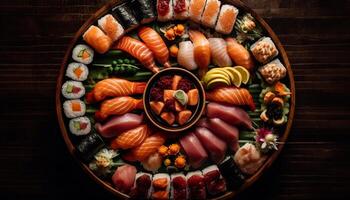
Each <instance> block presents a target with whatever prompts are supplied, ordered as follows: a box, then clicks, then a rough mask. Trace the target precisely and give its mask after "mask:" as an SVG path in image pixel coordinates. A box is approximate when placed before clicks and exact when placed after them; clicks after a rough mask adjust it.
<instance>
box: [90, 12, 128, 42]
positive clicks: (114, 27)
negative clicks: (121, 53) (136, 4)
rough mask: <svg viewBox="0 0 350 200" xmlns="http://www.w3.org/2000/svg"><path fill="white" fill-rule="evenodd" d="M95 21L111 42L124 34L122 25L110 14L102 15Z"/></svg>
mask: <svg viewBox="0 0 350 200" xmlns="http://www.w3.org/2000/svg"><path fill="white" fill-rule="evenodd" d="M97 23H98V26H99V27H100V28H101V29H102V30H103V31H104V32H105V33H106V34H107V36H108V37H109V38H111V40H112V41H113V42H115V41H116V40H118V39H119V38H120V37H121V36H122V35H123V34H124V28H123V26H122V25H121V24H120V23H119V22H118V21H117V20H116V19H115V18H114V17H113V15H111V14H108V15H105V16H103V17H102V18H101V19H99V20H98V22H97Z"/></svg>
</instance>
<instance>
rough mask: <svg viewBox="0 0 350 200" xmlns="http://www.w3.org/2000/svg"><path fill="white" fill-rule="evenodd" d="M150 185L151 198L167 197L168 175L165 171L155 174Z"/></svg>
mask: <svg viewBox="0 0 350 200" xmlns="http://www.w3.org/2000/svg"><path fill="white" fill-rule="evenodd" d="M152 187H153V189H152V199H169V190H170V176H169V175H168V174H165V173H159V174H155V175H154V176H153V181H152Z"/></svg>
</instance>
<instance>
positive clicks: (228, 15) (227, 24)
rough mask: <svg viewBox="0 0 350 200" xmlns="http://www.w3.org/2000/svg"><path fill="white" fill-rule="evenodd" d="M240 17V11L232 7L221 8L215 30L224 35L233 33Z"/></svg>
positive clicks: (224, 6)
mask: <svg viewBox="0 0 350 200" xmlns="http://www.w3.org/2000/svg"><path fill="white" fill-rule="evenodd" d="M237 15H238V9H237V8H236V7H234V6H232V5H228V4H225V5H223V6H222V7H221V10H220V14H219V18H218V21H217V22H216V27H215V30H216V31H217V32H219V33H222V34H229V33H231V31H232V29H233V26H234V25H235V22H236V18H237Z"/></svg>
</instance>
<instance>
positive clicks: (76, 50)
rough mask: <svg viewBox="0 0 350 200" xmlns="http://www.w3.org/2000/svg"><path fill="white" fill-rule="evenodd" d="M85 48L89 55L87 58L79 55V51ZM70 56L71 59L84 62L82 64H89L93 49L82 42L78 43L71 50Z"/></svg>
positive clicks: (92, 56)
mask: <svg viewBox="0 0 350 200" xmlns="http://www.w3.org/2000/svg"><path fill="white" fill-rule="evenodd" d="M83 50H86V51H87V52H88V53H89V54H90V57H89V58H87V59H83V58H82V57H79V54H80V53H81V51H83ZM72 58H73V60H75V61H77V62H80V63H84V64H87V65H88V64H90V63H91V62H92V60H93V58H94V50H92V49H91V48H90V47H89V46H87V45H84V44H78V45H77V46H75V47H74V49H73V52H72Z"/></svg>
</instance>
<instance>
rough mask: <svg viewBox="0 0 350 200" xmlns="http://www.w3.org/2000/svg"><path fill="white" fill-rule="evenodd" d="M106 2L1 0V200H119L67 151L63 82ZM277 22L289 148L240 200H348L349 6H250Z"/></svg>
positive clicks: (313, 0) (292, 0) (335, 0)
mask: <svg viewBox="0 0 350 200" xmlns="http://www.w3.org/2000/svg"><path fill="white" fill-rule="evenodd" d="M105 2H107V0H90V1H89V0H55V1H54V0H1V2H0V16H1V17H0V27H1V30H0V34H1V35H0V36H1V37H0V94H1V98H0V125H1V129H0V130H1V131H0V199H15V198H16V199H24V198H25V199H61V198H65V197H67V195H68V196H69V197H72V196H77V197H81V199H83V198H86V199H91V198H98V199H114V197H113V196H111V195H110V194H109V193H108V192H106V191H105V190H104V189H103V188H101V187H100V186H98V185H97V184H95V183H94V182H93V181H92V180H91V179H90V178H89V177H88V176H87V175H85V174H84V172H83V171H82V170H81V169H80V167H79V166H78V165H77V163H75V161H74V160H73V159H72V158H71V157H70V155H69V154H68V151H67V150H66V147H65V144H64V142H63V139H62V138H61V135H60V132H59V128H58V123H57V120H56V115H55V103H54V102H55V101H54V98H55V97H54V94H55V86H56V77H57V74H58V70H59V67H60V63H61V61H62V59H63V56H64V52H65V50H66V48H67V46H68V44H69V42H70V40H71V39H72V37H73V35H74V33H75V32H76V31H77V30H78V28H79V27H80V26H81V25H82V24H83V22H84V21H85V20H86V19H87V18H88V17H89V16H90V15H91V14H92V13H94V12H95V11H96V10H97V9H98V8H99V7H101V6H102V5H103V4H104V3H105ZM244 2H245V3H247V4H248V5H249V6H250V7H252V8H254V10H256V11H257V12H258V13H259V14H261V15H262V16H263V17H264V19H265V20H266V21H267V22H268V23H269V24H270V26H271V27H272V29H273V30H275V32H276V34H277V35H278V36H279V38H280V40H281V42H282V44H283V45H284V47H285V49H286V50H287V53H288V55H289V59H290V62H291V64H292V68H293V71H294V73H295V80H296V89H297V98H296V100H297V101H296V116H295V121H294V125H293V129H292V132H291V134H290V137H289V140H288V143H287V145H286V146H285V149H284V150H283V152H282V154H281V155H280V157H279V158H278V159H277V161H276V162H275V163H274V164H273V166H272V168H270V169H269V170H268V172H267V173H265V174H264V175H263V177H262V178H261V179H260V180H259V181H258V182H256V184H254V185H253V186H252V187H251V188H249V189H248V190H246V191H245V192H244V193H242V194H241V195H239V196H238V199H253V198H256V199H261V200H265V199H293V200H294V199H296V200H297V199H350V191H349V189H350V170H349V169H350V155H349V154H350V142H349V140H350V138H349V137H350V135H349V134H350V103H349V101H350V53H349V52H350V1H348V0H307V1H305V0H244Z"/></svg>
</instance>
